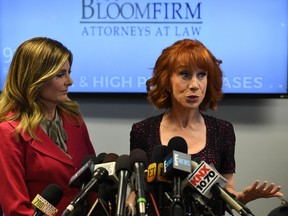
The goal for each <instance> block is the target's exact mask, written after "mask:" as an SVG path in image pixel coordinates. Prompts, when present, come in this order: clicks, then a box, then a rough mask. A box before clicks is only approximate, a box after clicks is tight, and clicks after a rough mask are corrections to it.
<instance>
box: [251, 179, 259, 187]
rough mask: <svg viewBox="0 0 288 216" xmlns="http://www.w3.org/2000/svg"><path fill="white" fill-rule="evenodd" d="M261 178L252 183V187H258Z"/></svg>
mask: <svg viewBox="0 0 288 216" xmlns="http://www.w3.org/2000/svg"><path fill="white" fill-rule="evenodd" d="M259 182H260V181H259V180H256V181H255V182H254V183H253V184H252V185H251V189H256V188H257V186H258V184H259Z"/></svg>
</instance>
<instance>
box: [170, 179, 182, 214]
mask: <svg viewBox="0 0 288 216" xmlns="http://www.w3.org/2000/svg"><path fill="white" fill-rule="evenodd" d="M173 184H174V187H173V198H172V202H171V203H170V205H169V209H168V215H169V216H184V215H185V214H186V208H185V205H184V203H183V202H182V200H181V178H180V176H174V177H173Z"/></svg>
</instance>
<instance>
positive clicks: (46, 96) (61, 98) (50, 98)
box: [39, 60, 73, 107]
mask: <svg viewBox="0 0 288 216" xmlns="http://www.w3.org/2000/svg"><path fill="white" fill-rule="evenodd" d="M72 84H73V81H72V79H71V77H70V63H69V61H68V60H67V61H66V63H65V64H64V66H63V68H62V69H61V70H60V71H59V72H58V74H57V75H56V76H55V77H54V78H53V79H51V80H49V81H48V82H47V83H45V84H44V86H43V87H42V89H41V90H40V93H39V97H40V98H41V100H42V101H43V102H44V103H45V104H46V106H48V107H50V106H56V105H58V104H59V103H61V102H65V101H67V100H68V87H69V86H71V85H72Z"/></svg>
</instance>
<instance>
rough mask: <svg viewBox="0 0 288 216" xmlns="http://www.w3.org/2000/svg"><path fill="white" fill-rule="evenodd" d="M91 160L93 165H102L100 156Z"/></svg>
mask: <svg viewBox="0 0 288 216" xmlns="http://www.w3.org/2000/svg"><path fill="white" fill-rule="evenodd" d="M91 159H92V161H93V164H100V163H103V158H102V156H101V157H98V156H97V157H96V156H94V157H91Z"/></svg>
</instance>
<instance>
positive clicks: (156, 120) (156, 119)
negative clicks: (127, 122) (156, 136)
mask: <svg viewBox="0 0 288 216" xmlns="http://www.w3.org/2000/svg"><path fill="white" fill-rule="evenodd" d="M162 117H163V113H162V114H160V115H157V116H152V117H149V118H146V119H143V120H141V121H139V122H136V123H134V124H133V126H134V127H141V126H142V127H149V126H155V125H158V124H160V122H161V120H162Z"/></svg>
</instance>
